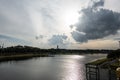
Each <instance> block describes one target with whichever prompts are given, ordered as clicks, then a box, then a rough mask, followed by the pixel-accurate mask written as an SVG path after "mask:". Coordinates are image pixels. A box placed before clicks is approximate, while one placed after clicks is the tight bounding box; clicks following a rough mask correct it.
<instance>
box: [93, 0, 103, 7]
mask: <svg viewBox="0 0 120 80" xmlns="http://www.w3.org/2000/svg"><path fill="white" fill-rule="evenodd" d="M91 4H92V7H93V8H95V7H100V6H104V0H91Z"/></svg>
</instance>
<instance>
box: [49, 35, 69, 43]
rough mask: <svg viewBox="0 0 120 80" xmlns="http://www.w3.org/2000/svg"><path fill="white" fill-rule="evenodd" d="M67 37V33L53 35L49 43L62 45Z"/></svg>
mask: <svg viewBox="0 0 120 80" xmlns="http://www.w3.org/2000/svg"><path fill="white" fill-rule="evenodd" d="M66 39H67V36H66V35H53V36H52V38H51V39H49V40H48V41H49V44H51V45H59V44H60V45H62V44H64V40H66Z"/></svg>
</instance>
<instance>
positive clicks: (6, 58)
mask: <svg viewBox="0 0 120 80" xmlns="http://www.w3.org/2000/svg"><path fill="white" fill-rule="evenodd" d="M46 56H49V55H48V54H21V55H10V56H0V61H9V60H23V59H29V58H33V57H46Z"/></svg>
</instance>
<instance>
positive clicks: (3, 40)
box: [0, 34, 31, 45]
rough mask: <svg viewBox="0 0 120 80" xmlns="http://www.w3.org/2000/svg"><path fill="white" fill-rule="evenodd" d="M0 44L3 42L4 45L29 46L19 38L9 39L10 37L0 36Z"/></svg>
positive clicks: (28, 43)
mask: <svg viewBox="0 0 120 80" xmlns="http://www.w3.org/2000/svg"><path fill="white" fill-rule="evenodd" d="M0 42H1V43H2V42H5V43H15V44H17V45H18V44H24V45H30V44H31V43H30V42H28V41H25V40H22V39H19V38H15V37H11V36H6V35H1V34H0Z"/></svg>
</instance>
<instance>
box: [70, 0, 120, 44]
mask: <svg viewBox="0 0 120 80" xmlns="http://www.w3.org/2000/svg"><path fill="white" fill-rule="evenodd" d="M93 3H94V4H93V6H92V7H87V8H84V9H82V10H81V12H80V14H82V16H81V17H80V18H79V22H78V23H77V24H75V27H76V30H75V31H73V32H72V33H71V34H72V36H73V38H74V39H75V40H76V41H77V42H87V41H88V40H95V39H100V38H104V37H107V36H109V35H115V34H116V33H117V32H118V30H119V29H120V13H117V12H114V11H112V10H108V9H103V8H98V7H99V6H103V5H104V1H103V0H100V1H98V2H93Z"/></svg>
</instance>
